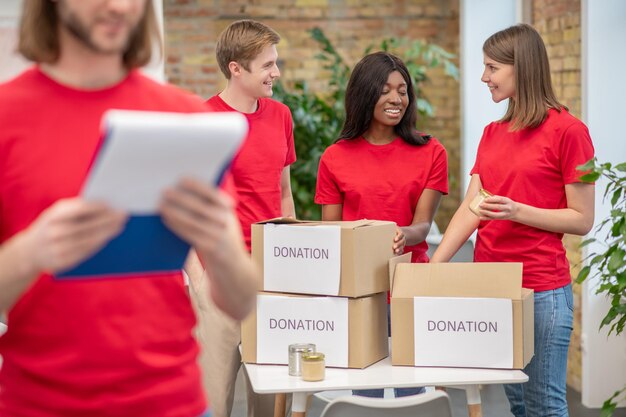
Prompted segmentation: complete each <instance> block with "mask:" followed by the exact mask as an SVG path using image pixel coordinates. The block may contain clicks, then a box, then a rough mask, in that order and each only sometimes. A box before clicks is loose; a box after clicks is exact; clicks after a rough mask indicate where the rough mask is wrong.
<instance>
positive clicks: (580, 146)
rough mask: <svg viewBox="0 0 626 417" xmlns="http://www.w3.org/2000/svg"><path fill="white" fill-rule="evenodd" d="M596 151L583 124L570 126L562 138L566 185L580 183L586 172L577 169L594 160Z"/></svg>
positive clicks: (563, 169)
mask: <svg viewBox="0 0 626 417" xmlns="http://www.w3.org/2000/svg"><path fill="white" fill-rule="evenodd" d="M593 155H594V149H593V143H592V142H591V136H590V135H589V129H587V126H585V125H584V124H583V123H574V124H572V125H571V126H569V127H568V128H567V129H566V130H565V132H564V134H563V137H562V138H561V144H560V157H561V173H562V175H563V182H564V183H565V184H572V183H576V182H580V177H581V176H582V175H584V172H582V171H579V170H577V169H576V167H577V166H578V165H582V164H584V163H585V162H587V161H589V160H590V159H591V158H593Z"/></svg>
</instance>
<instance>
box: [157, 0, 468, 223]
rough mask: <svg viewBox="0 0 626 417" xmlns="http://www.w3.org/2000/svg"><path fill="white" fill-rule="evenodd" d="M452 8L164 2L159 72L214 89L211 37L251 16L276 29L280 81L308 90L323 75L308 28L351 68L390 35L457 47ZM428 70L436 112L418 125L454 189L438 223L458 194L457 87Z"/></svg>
mask: <svg viewBox="0 0 626 417" xmlns="http://www.w3.org/2000/svg"><path fill="white" fill-rule="evenodd" d="M458 13H459V5H458V0H442V1H437V0H404V1H400V0H263V1H262V2H261V1H260V0H246V1H244V0H230V1H222V0H211V1H209V0H164V17H165V33H166V42H165V47H166V67H165V70H166V75H167V77H168V79H169V81H170V82H172V83H174V84H177V85H179V86H181V87H183V88H186V89H189V90H192V91H194V92H195V93H197V94H199V95H200V96H203V97H209V96H211V95H213V94H215V93H217V92H219V91H220V89H221V88H223V86H224V80H223V76H222V74H221V73H220V72H219V69H218V68H217V64H216V62H215V41H216V39H217V37H218V35H219V33H220V32H221V31H222V30H223V29H224V28H225V27H226V26H227V25H228V24H229V23H231V22H232V21H234V20H237V19H244V18H250V19H256V20H260V21H262V22H263V23H266V24H267V25H269V26H271V27H272V28H273V29H275V30H276V31H277V32H278V33H279V34H280V35H281V37H282V39H283V40H282V41H281V43H280V44H279V45H278V54H279V59H280V66H281V71H282V79H283V81H285V82H287V83H290V82H294V81H297V80H306V81H308V82H309V84H310V87H311V90H312V91H320V92H323V86H324V82H323V81H322V80H323V79H324V78H326V77H327V76H328V74H326V73H325V72H324V71H323V70H322V68H321V65H320V62H319V61H318V60H316V59H315V58H314V57H315V55H316V54H317V53H318V51H319V48H318V46H317V44H316V43H315V42H314V41H313V40H312V39H311V38H310V35H309V33H308V32H307V30H308V29H312V28H314V27H320V28H321V29H322V30H323V31H324V32H325V34H326V35H327V36H328V37H329V39H330V40H331V41H332V42H333V44H334V45H335V46H336V47H337V49H338V51H339V53H340V54H341V55H342V56H343V57H344V59H345V60H346V61H347V62H348V63H349V64H350V65H351V66H352V65H353V64H354V63H356V62H357V61H358V60H359V59H360V58H361V57H362V53H363V51H364V49H365V48H366V47H367V46H368V45H370V44H372V43H377V42H378V41H380V40H381V39H383V38H389V37H407V38H412V39H425V40H427V41H430V42H434V43H436V44H438V45H440V46H442V47H444V48H445V49H447V50H449V51H451V52H453V53H458V47H459V19H458ZM430 75H431V79H432V82H431V83H430V84H429V85H427V86H425V88H424V91H425V94H426V95H427V97H428V98H429V100H430V101H431V103H432V104H433V105H434V106H435V108H436V118H435V119H434V120H430V121H428V122H426V123H420V127H421V128H422V129H423V130H424V131H426V132H427V133H430V134H432V135H434V136H436V137H437V138H439V139H440V140H441V141H442V142H443V144H444V146H445V147H446V148H447V150H448V157H449V161H450V176H451V180H452V181H451V183H452V185H453V187H452V188H451V192H450V196H448V197H446V198H444V199H443V202H442V205H441V208H440V210H439V213H438V214H437V218H436V221H437V223H438V224H439V225H440V226H442V227H443V228H445V226H446V225H447V223H448V221H449V218H450V217H451V215H452V214H453V213H454V210H455V209H456V207H457V206H458V203H459V195H460V193H459V187H458V182H459V181H458V178H459V161H460V154H459V149H460V148H459V136H460V131H459V86H458V83H456V82H455V81H453V80H451V79H446V77H445V76H444V75H443V73H442V72H441V71H436V72H432V73H431V74H430ZM295 139H296V140H298V138H295Z"/></svg>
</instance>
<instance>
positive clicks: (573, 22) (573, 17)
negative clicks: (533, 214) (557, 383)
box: [531, 0, 582, 391]
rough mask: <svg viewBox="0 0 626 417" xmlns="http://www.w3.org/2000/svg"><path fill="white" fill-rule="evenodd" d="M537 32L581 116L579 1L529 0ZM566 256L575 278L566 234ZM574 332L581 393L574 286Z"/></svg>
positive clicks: (577, 257) (573, 362)
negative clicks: (530, 0)
mask: <svg viewBox="0 0 626 417" xmlns="http://www.w3.org/2000/svg"><path fill="white" fill-rule="evenodd" d="M531 23H532V24H533V26H534V27H535V28H536V29H537V30H538V31H539V33H541V36H542V37H543V39H544V41H545V43H546V47H547V50H548V56H549V57H550V69H551V70H552V82H553V84H554V88H555V90H556V91H555V93H556V95H557V97H558V98H559V100H560V101H561V102H562V103H563V104H565V105H566V106H567V107H568V108H569V110H570V112H571V113H572V114H573V115H574V116H576V117H578V118H580V117H581V96H582V91H581V84H580V66H581V53H580V45H581V39H580V0H533V1H532V22H531ZM564 244H565V248H566V250H567V256H568V259H569V260H570V270H571V272H572V277H576V276H577V275H578V271H579V270H580V267H579V266H578V264H579V263H580V262H581V251H580V249H579V248H578V245H579V244H580V238H579V237H577V236H570V235H566V236H565V238H564ZM573 288H574V331H573V333H572V341H571V343H570V349H569V362H568V370H567V383H568V385H570V386H571V387H573V388H574V389H576V390H578V391H580V390H581V377H582V352H581V343H580V336H581V318H582V312H581V286H580V285H577V284H574V285H573Z"/></svg>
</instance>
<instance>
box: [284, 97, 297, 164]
mask: <svg viewBox="0 0 626 417" xmlns="http://www.w3.org/2000/svg"><path fill="white" fill-rule="evenodd" d="M286 112H287V115H286V116H285V132H286V133H287V135H286V136H287V138H286V139H287V157H286V158H285V166H289V165H291V164H293V163H294V162H296V148H295V144H294V139H293V119H292V118H291V112H290V111H289V108H286Z"/></svg>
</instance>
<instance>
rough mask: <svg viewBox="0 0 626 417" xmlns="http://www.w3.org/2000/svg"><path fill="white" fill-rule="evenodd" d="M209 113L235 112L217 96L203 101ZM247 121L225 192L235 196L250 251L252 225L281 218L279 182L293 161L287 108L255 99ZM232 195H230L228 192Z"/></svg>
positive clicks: (291, 133)
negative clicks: (255, 105)
mask: <svg viewBox="0 0 626 417" xmlns="http://www.w3.org/2000/svg"><path fill="white" fill-rule="evenodd" d="M207 105H208V107H209V110H211V111H218V112H223V111H236V110H235V109H233V108H232V107H230V106H229V105H228V104H226V102H225V101H224V100H222V98H221V97H220V96H218V95H215V96H213V97H211V98H210V99H209V100H207ZM243 114H244V115H245V116H246V118H247V119H248V124H249V129H250V130H249V131H248V137H247V138H246V140H245V141H244V143H243V145H242V146H241V148H240V149H239V151H238V153H237V155H236V156H235V158H234V159H233V162H232V164H231V166H230V175H229V177H228V178H227V181H226V183H227V185H226V186H225V188H226V189H227V190H228V189H229V188H230V186H232V187H233V188H234V193H236V196H237V217H239V221H240V223H241V229H242V232H243V236H244V240H245V243H246V246H247V248H248V250H250V238H251V236H250V231H251V225H252V223H256V222H258V221H261V220H267V219H272V218H275V217H280V216H282V214H283V213H282V207H281V200H282V191H281V184H280V179H281V175H282V172H283V169H284V168H285V167H286V166H289V165H291V164H293V163H294V162H295V160H296V151H295V148H294V143H293V121H292V119H291V112H290V111H289V108H288V107H287V106H285V105H284V104H282V103H279V102H277V101H276V100H272V99H269V98H261V99H259V100H258V108H257V110H256V111H255V112H254V113H243ZM231 193H232V192H231Z"/></svg>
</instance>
